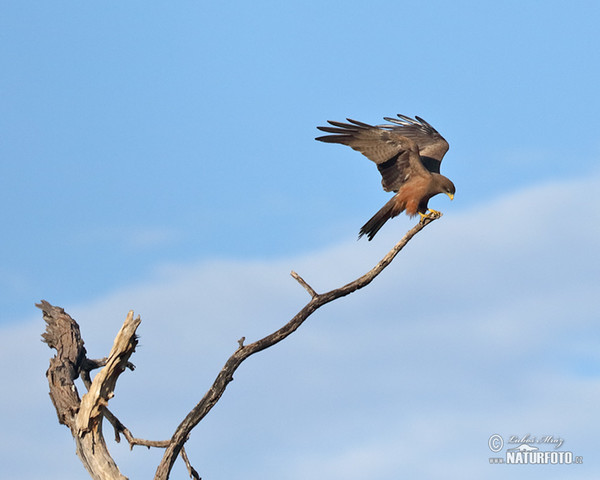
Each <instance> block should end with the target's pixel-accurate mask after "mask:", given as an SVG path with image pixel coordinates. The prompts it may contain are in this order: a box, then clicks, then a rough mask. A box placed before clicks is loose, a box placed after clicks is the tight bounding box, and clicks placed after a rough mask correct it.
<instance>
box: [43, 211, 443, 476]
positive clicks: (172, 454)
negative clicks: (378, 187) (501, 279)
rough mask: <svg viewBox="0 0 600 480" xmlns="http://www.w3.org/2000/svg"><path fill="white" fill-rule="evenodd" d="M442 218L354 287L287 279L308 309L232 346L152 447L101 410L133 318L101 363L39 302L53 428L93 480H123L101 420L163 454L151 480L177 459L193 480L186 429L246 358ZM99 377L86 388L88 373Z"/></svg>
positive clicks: (67, 323)
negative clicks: (48, 352)
mask: <svg viewBox="0 0 600 480" xmlns="http://www.w3.org/2000/svg"><path fill="white" fill-rule="evenodd" d="M440 216H441V214H433V215H429V216H427V217H425V218H423V219H422V220H421V222H419V223H418V224H417V225H416V226H415V227H413V228H412V229H411V230H409V231H408V232H407V234H406V235H405V236H404V237H403V238H402V240H400V241H399V242H398V243H397V244H396V245H395V246H394V247H393V248H392V250H391V251H390V252H389V253H388V254H387V255H385V257H383V259H382V260H381V261H380V262H379V263H378V264H377V265H376V266H375V267H373V268H372V269H371V270H369V271H368V272H367V273H366V274H364V275H363V276H361V277H359V278H357V279H356V280H354V281H352V282H350V283H348V284H346V285H344V286H342V287H340V288H336V289H334V290H331V291H329V292H325V293H317V292H316V291H315V290H314V289H313V288H312V287H311V286H310V285H309V284H308V283H307V282H306V281H305V280H304V279H303V278H302V277H301V276H300V275H298V274H297V273H296V272H294V271H292V273H291V275H292V277H293V278H294V279H295V280H296V281H297V282H298V283H299V284H300V285H301V286H302V287H303V288H304V289H305V290H306V291H307V292H308V293H309V295H310V296H311V299H310V301H309V302H308V303H307V304H306V305H305V306H304V307H303V308H302V309H301V310H300V311H299V312H298V313H297V314H296V315H295V316H294V317H293V318H292V319H291V320H290V321H289V322H288V323H286V324H285V325H284V326H283V327H281V328H280V329H278V330H276V331H275V332H273V333H271V334H270V335H267V336H266V337H264V338H262V339H260V340H258V341H256V342H253V343H250V344H248V345H244V341H245V337H242V338H241V339H240V340H238V345H239V346H238V348H237V350H236V351H235V352H234V353H233V354H232V355H231V356H230V357H229V359H228V360H227V362H226V363H225V365H224V366H223V368H222V369H221V371H220V372H219V374H218V375H217V378H216V379H215V381H214V383H213V385H212V386H211V387H210V389H209V390H208V391H207V392H206V394H205V395H204V397H202V399H201V400H200V402H199V403H198V404H197V405H196V406H195V407H194V408H193V409H192V410H191V411H190V412H189V414H188V415H187V416H186V417H185V418H184V419H183V421H182V422H181V423H180V424H179V426H178V427H177V428H176V430H175V432H174V434H173V436H172V437H171V439H170V440H163V441H152V440H144V439H139V438H135V437H134V436H133V434H132V433H131V432H130V431H129V430H128V429H127V428H126V427H125V426H124V425H123V424H122V423H121V422H120V421H119V420H118V419H117V418H116V416H115V415H113V414H112V413H111V412H110V411H109V410H108V408H107V405H108V401H109V400H110V398H112V396H113V395H114V389H115V385H116V382H117V379H118V378H119V375H120V374H121V373H122V372H123V371H124V370H125V368H130V369H131V370H133V369H134V366H133V365H132V364H131V363H129V358H130V356H131V355H132V353H133V352H134V351H135V347H136V345H137V337H136V333H135V332H136V329H137V327H138V326H139V325H140V322H141V320H140V318H139V317H137V318H136V319H135V320H134V318H133V312H129V314H128V315H127V318H126V320H125V322H124V324H123V326H122V327H121V330H120V331H119V333H118V334H117V336H116V338H115V341H114V344H113V347H112V349H111V352H110V354H109V356H108V357H106V358H102V359H100V360H90V359H88V358H87V357H86V350H85V347H84V344H83V340H82V339H81V334H80V331H79V326H78V325H77V322H75V320H73V319H72V318H71V317H70V316H69V315H68V314H67V313H65V311H64V310H63V309H62V308H59V307H55V306H52V305H51V304H50V303H48V302H46V301H45V300H42V302H41V303H40V304H38V305H36V306H37V307H39V308H40V309H41V310H42V311H43V316H44V320H45V321H46V324H47V325H46V332H45V333H44V334H42V337H43V341H44V342H46V343H47V344H48V346H49V347H50V348H54V349H55V350H56V355H55V356H54V357H53V358H52V359H50V367H49V368H48V371H47V372H46V376H47V378H48V383H49V385H50V397H51V399H52V403H53V404H54V407H55V408H56V413H57V416H58V420H59V422H60V423H61V424H63V425H66V426H67V427H69V429H70V430H71V434H72V435H73V438H74V439H75V443H76V452H77V455H78V456H79V458H80V459H81V461H82V463H83V465H84V466H85V468H86V469H87V471H88V472H89V474H90V476H91V477H92V478H93V479H94V480H127V478H126V477H124V476H123V475H122V474H121V472H120V471H119V469H118V467H117V465H116V464H115V462H114V461H113V459H112V457H111V456H110V454H109V452H108V449H107V447H106V443H105V441H104V436H103V434H102V420H103V418H106V419H107V420H108V421H109V422H110V423H111V424H112V426H113V428H114V431H115V438H116V441H119V439H120V434H121V433H122V434H124V436H125V438H126V439H127V441H128V442H129V445H130V447H131V448H133V446H134V445H144V446H147V447H158V448H165V453H164V455H163V458H162V460H161V462H160V464H159V465H158V468H157V470H156V474H155V477H154V478H155V480H166V479H167V478H168V477H169V474H170V472H171V469H172V467H173V464H174V462H175V459H176V458H177V456H178V455H181V457H182V459H183V460H184V462H185V465H186V468H187V469H188V473H189V475H190V477H191V478H194V479H199V478H200V477H199V475H198V473H197V472H196V470H195V469H194V468H193V467H192V466H191V464H190V461H189V459H188V458H187V455H186V453H185V450H184V447H183V446H184V444H185V442H186V441H187V440H188V438H189V435H190V433H191V431H192V429H193V428H194V427H195V426H196V425H197V424H198V423H199V422H200V421H201V420H202V419H203V418H204V417H205V416H206V415H207V414H208V412H209V411H210V410H211V409H212V407H213V406H214V405H215V404H216V403H217V402H218V401H219V399H220V398H221V396H222V395H223V393H224V392H225V389H226V388H227V385H228V384H229V382H231V381H232V380H233V374H234V372H235V371H236V370H237V368H238V367H239V366H240V364H241V363H242V362H243V361H244V360H245V359H247V358H248V357H250V356H251V355H253V354H255V353H257V352H260V351H262V350H264V349H266V348H269V347H271V346H272V345H275V344H276V343H278V342H280V341H282V340H283V339H285V338H286V337H288V336H289V335H291V334H292V333H293V332H295V331H296V330H297V329H298V328H299V327H300V325H302V323H303V322H304V321H305V320H306V319H307V318H308V317H309V316H310V315H311V314H312V313H313V312H314V311H316V310H317V309H319V308H320V307H322V306H323V305H325V304H327V303H329V302H332V301H334V300H336V299H338V298H341V297H343V296H346V295H349V294H350V293H352V292H354V291H356V290H359V289H361V288H363V287H365V286H367V285H368V284H369V283H371V282H372V281H373V280H374V279H375V278H376V277H377V276H378V275H379V274H380V273H381V272H382V271H383V270H384V269H385V268H386V267H387V266H388V265H389V264H390V263H391V262H392V260H393V259H394V258H395V257H396V255H397V254H398V253H399V252H400V251H401V250H402V249H403V248H404V246H405V245H406V244H407V243H408V242H409V241H410V240H411V239H412V238H413V237H414V236H415V235H416V234H417V233H418V232H420V231H421V230H422V229H423V228H424V227H425V226H427V225H428V224H429V223H431V222H432V221H434V220H437V219H438V218H439V217H440ZM100 367H102V369H101V370H100V371H99V372H98V373H97V374H96V376H95V377H94V379H93V380H91V378H90V374H89V372H90V370H92V369H95V368H100ZM78 376H81V378H82V380H83V382H84V385H85V386H86V388H87V389H88V393H86V394H85V395H84V396H83V398H81V399H80V397H79V393H78V392H77V388H76V386H75V383H74V380H75V379H76V378H77V377H78Z"/></svg>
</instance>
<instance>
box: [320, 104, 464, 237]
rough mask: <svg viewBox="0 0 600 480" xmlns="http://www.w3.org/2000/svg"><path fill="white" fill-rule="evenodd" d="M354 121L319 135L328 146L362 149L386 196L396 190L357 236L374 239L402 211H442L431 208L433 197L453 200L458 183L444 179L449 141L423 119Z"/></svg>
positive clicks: (411, 213)
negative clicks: (443, 165) (374, 122)
mask: <svg viewBox="0 0 600 480" xmlns="http://www.w3.org/2000/svg"><path fill="white" fill-rule="evenodd" d="M346 120H347V121H348V122H349V123H341V122H334V121H331V120H329V121H328V123H329V124H330V125H332V126H331V127H329V126H327V127H317V128H318V129H319V130H321V131H323V132H327V133H331V134H332V135H325V136H322V137H317V138H316V140H319V141H321V142H326V143H341V144H343V145H348V146H349V147H351V148H353V149H354V150H357V151H359V152H360V153H362V154H363V155H364V156H365V157H367V158H368V159H369V160H372V161H373V162H375V163H376V164H377V169H378V170H379V173H381V177H382V180H381V184H382V185H383V189H384V190H385V191H386V192H396V195H394V196H393V197H392V199H391V200H390V201H389V202H387V203H386V204H385V205H384V206H383V207H382V208H381V209H380V210H379V211H378V212H377V213H376V214H375V215H373V217H372V218H371V219H370V220H369V221H368V222H367V223H365V224H364V225H363V227H362V228H361V229H360V233H359V236H358V238H360V237H362V236H363V235H366V236H367V238H368V239H369V240H372V239H373V237H374V236H375V234H376V233H377V232H378V231H379V229H380V228H381V227H382V226H383V224H384V223H385V222H387V221H388V220H389V219H390V218H393V217H395V216H397V215H399V214H401V213H402V212H404V211H405V212H406V213H407V215H409V216H411V217H413V216H415V215H417V214H419V215H420V216H421V218H424V217H427V216H428V215H431V214H439V212H437V211H435V210H432V209H430V208H428V207H427V203H428V202H429V199H430V198H431V197H433V196H435V195H437V194H438V193H445V194H446V195H448V196H449V197H450V200H452V199H453V198H454V192H455V188H454V184H453V183H452V182H451V181H450V180H449V179H448V178H446V177H444V176H443V175H440V165H441V163H442V158H444V155H445V154H446V152H447V151H448V142H446V140H445V139H444V137H442V136H441V135H440V134H439V133H438V132H437V130H436V129H435V128H433V127H432V126H431V125H430V124H429V123H427V122H426V121H425V120H423V119H422V118H420V117H415V118H414V119H413V118H410V117H407V116H405V115H400V114H398V118H397V119H396V118H389V117H385V118H384V120H387V121H388V122H390V123H388V124H385V125H368V124H366V123H363V122H358V121H356V120H351V119H349V118H347V119H346Z"/></svg>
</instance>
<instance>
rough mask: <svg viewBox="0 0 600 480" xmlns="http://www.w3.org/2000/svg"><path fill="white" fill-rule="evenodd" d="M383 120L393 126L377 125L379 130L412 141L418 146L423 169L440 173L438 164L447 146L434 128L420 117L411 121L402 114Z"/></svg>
mask: <svg viewBox="0 0 600 480" xmlns="http://www.w3.org/2000/svg"><path fill="white" fill-rule="evenodd" d="M384 120H387V121H388V122H390V123H392V124H393V125H389V124H385V125H378V127H379V128H382V129H386V130H391V131H395V132H398V133H400V132H401V133H402V135H403V136H405V137H408V138H410V139H412V140H414V141H415V142H416V143H417V145H418V146H419V155H420V156H421V161H422V162H423V165H425V168H427V169H428V170H429V171H430V172H433V173H440V164H441V163H442V159H443V158H444V155H445V154H446V152H447V151H448V148H449V145H448V142H447V141H446V140H445V139H444V137H442V136H441V135H440V134H439V133H438V131H437V130H436V129H435V128H433V127H432V126H431V125H430V124H429V123H428V122H426V121H425V120H423V119H422V118H421V117H415V118H414V119H413V118H410V117H407V116H406V115H402V114H398V118H390V117H385V118H384Z"/></svg>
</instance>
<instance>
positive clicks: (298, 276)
mask: <svg viewBox="0 0 600 480" xmlns="http://www.w3.org/2000/svg"><path fill="white" fill-rule="evenodd" d="M290 275H291V276H292V277H293V278H294V279H295V280H296V281H297V282H298V283H299V284H300V285H302V287H304V289H305V290H306V291H307V292H308V293H309V295H310V296H311V297H313V298H314V297H316V296H317V295H318V293H317V292H315V291H314V289H313V288H312V287H311V286H310V285H309V284H308V283H306V281H305V280H304V279H303V278H302V277H301V276H300V275H298V274H297V273H296V272H294V271H293V270H292V271H291V272H290Z"/></svg>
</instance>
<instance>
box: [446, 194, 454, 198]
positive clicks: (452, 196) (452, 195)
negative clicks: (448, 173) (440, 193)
mask: <svg viewBox="0 0 600 480" xmlns="http://www.w3.org/2000/svg"><path fill="white" fill-rule="evenodd" d="M446 195H448V196H449V197H450V200H454V194H453V193H447V194H446Z"/></svg>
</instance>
